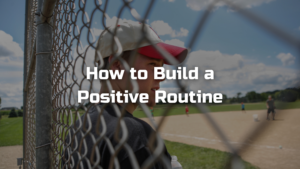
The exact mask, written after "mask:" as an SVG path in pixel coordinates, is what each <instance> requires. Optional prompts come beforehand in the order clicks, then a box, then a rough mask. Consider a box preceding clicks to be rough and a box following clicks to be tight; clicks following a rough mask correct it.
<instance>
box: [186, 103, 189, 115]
mask: <svg viewBox="0 0 300 169" xmlns="http://www.w3.org/2000/svg"><path fill="white" fill-rule="evenodd" d="M185 114H186V115H187V116H189V107H188V105H186V106H185Z"/></svg>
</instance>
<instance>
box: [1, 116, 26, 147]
mask: <svg viewBox="0 0 300 169" xmlns="http://www.w3.org/2000/svg"><path fill="white" fill-rule="evenodd" d="M22 144H23V118H22V117H15V118H8V116H7V115H2V119H1V120H0V146H12V145H22Z"/></svg>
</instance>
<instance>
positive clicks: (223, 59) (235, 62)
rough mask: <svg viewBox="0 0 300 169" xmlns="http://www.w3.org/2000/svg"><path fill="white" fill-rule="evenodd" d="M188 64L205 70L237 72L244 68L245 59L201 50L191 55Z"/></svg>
mask: <svg viewBox="0 0 300 169" xmlns="http://www.w3.org/2000/svg"><path fill="white" fill-rule="evenodd" d="M186 64H187V65H189V66H198V67H201V68H203V69H215V70H220V71H223V70H237V69H239V68H242V67H243V65H244V59H243V56H242V55H239V54H234V55H227V54H222V53H221V52H220V51H204V50H199V51H195V52H191V53H190V55H189V59H188V60H187V63H186Z"/></svg>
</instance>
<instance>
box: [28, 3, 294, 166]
mask: <svg viewBox="0 0 300 169" xmlns="http://www.w3.org/2000/svg"><path fill="white" fill-rule="evenodd" d="M89 2H91V1H89ZM217 2H218V1H214V2H213V3H212V4H211V5H210V6H209V7H208V8H207V9H206V11H205V12H204V14H203V15H202V16H201V17H200V19H199V21H198V24H197V26H196V29H195V31H194V32H193V35H194V36H193V38H192V39H191V40H190V42H189V43H188V49H189V50H191V49H192V48H193V46H194V42H195V41H196V39H197V38H200V34H201V30H202V28H203V25H205V23H206V21H207V20H208V18H209V16H210V12H211V11H212V10H213V8H214V6H215V4H216V3H217ZM223 2H225V3H227V5H229V6H230V7H231V8H233V9H235V10H237V12H239V13H241V14H242V15H243V16H245V17H246V18H247V19H250V20H252V21H253V22H254V23H256V24H258V25H259V26H261V27H262V28H264V29H266V30H267V31H269V32H271V33H272V32H273V34H274V36H278V37H279V38H281V39H282V40H285V41H286V42H288V43H289V44H290V45H292V46H296V47H299V44H300V43H299V40H297V39H293V38H291V37H290V36H289V35H288V33H285V32H282V31H281V32H280V30H279V29H277V28H276V27H274V26H272V25H271V27H270V26H269V27H268V25H270V24H269V23H268V22H266V21H264V20H262V19H261V18H259V17H255V15H254V14H252V13H250V12H249V11H246V10H245V9H242V8H239V6H236V5H234V4H231V2H230V1H223ZM36 3H37V2H36V1H31V2H30V5H31V6H30V9H31V10H30V11H31V13H30V16H29V17H28V20H27V22H29V23H30V24H29V29H28V30H29V32H27V37H28V41H27V43H28V44H29V45H28V48H29V49H32V45H33V44H34V43H33V42H34V40H35V34H36V26H35V24H34V22H33V21H34V13H35V10H36V6H37V4H36ZM93 3H94V9H93V10H92V11H86V4H87V1H86V0H78V1H75V0H59V1H58V2H57V4H56V8H55V11H54V15H53V45H52V47H53V48H52V51H53V56H52V65H53V69H52V85H53V86H52V106H53V111H52V143H51V148H52V152H51V153H52V168H61V165H62V160H64V161H65V162H66V163H65V164H64V166H63V168H76V167H78V168H80V161H85V162H86V163H87V164H88V165H89V168H100V167H99V163H100V156H101V154H99V151H98V149H97V148H95V147H96V145H97V143H98V142H99V141H101V140H105V142H106V143H107V144H108V145H109V146H110V151H111V153H112V154H113V156H112V157H113V164H114V167H115V168H119V163H118V160H117V158H115V157H116V156H117V154H118V152H119V150H120V149H121V148H124V149H125V150H126V151H127V153H128V154H129V157H130V158H131V162H132V164H133V166H134V168H139V167H138V165H137V161H136V158H135V155H134V153H133V151H132V149H131V148H130V146H129V145H128V144H127V143H126V141H125V140H126V138H127V137H128V135H127V131H126V130H127V129H126V126H125V123H124V121H123V112H124V110H119V108H118V107H117V106H116V105H115V104H112V106H113V108H114V109H115V111H116V113H117V115H118V117H119V126H120V127H119V128H118V129H117V131H116V133H118V132H122V133H124V134H123V135H122V138H119V142H118V145H117V146H116V147H112V146H111V145H112V143H111V142H110V141H109V139H108V138H107V137H105V134H104V133H105V130H103V131H101V133H100V132H99V131H98V135H93V134H92V133H91V132H90V131H91V127H92V126H91V125H92V124H91V122H90V120H91V119H90V116H89V114H88V113H87V112H88V111H89V109H90V108H91V107H85V106H84V104H77V103H76V96H77V95H76V93H77V91H78V90H89V92H99V91H100V89H99V88H97V85H98V86H99V84H100V81H99V80H87V79H86V72H85V68H86V67H87V66H92V67H93V66H95V67H97V66H98V67H101V66H103V60H102V58H101V57H100V58H99V59H100V64H99V65H98V63H95V62H93V58H91V56H92V57H94V51H95V49H96V39H97V38H96V35H94V34H95V32H94V31H93V30H92V28H93V27H92V21H93V18H94V17H95V15H99V13H100V15H101V18H102V20H101V21H102V26H103V27H104V28H105V30H107V27H106V26H105V24H104V22H105V21H104V18H105V15H106V8H107V4H108V1H105V2H102V1H101V0H99V1H98V0H94V1H93ZM130 3H131V1H130V2H127V1H125V0H123V6H122V8H121V9H120V11H119V15H118V18H120V17H121V16H122V12H123V11H124V9H126V8H127V9H129V10H130V11H131V13H132V15H133V17H134V18H136V19H137V21H139V22H141V23H144V21H145V20H146V19H147V17H148V14H149V12H150V11H151V10H153V8H152V5H153V3H154V0H152V1H150V2H149V5H148V8H147V10H146V12H145V15H144V16H143V17H141V16H140V15H138V14H137V13H136V11H135V10H134V9H133V8H132V7H131V5H130ZM88 12H89V13H90V15H89V14H88ZM278 30H279V32H278ZM141 31H142V30H141ZM110 33H111V34H113V35H115V33H116V32H110ZM116 40H117V39H116ZM142 40H147V41H149V40H148V38H147V37H146V36H145V34H144V36H143V37H142V39H141V40H140V42H141V41H142ZM83 41H87V42H86V43H87V45H85V46H83ZM114 43H115V42H114ZM115 45H118V43H115ZM152 45H153V46H154V47H155V48H156V49H157V50H158V51H159V52H160V53H161V54H162V55H163V56H164V57H165V58H166V59H167V60H168V61H169V62H170V63H174V64H176V63H177V61H176V60H174V59H173V58H172V57H171V56H170V55H169V54H168V53H166V52H165V51H163V50H161V49H159V48H157V47H156V46H155V45H154V44H152ZM137 46H138V44H137ZM118 48H119V49H121V46H118ZM91 51H93V52H91ZM31 52H32V51H31V50H28V53H27V60H28V63H30V60H31V59H32V58H30V56H31ZM135 52H136V51H135ZM91 54H92V55H91ZM120 55H121V53H115V55H114V56H115V59H118V60H119V61H120V62H121V63H122V64H123V66H124V67H125V70H126V72H129V65H128V64H127V62H125V61H124V60H123V59H122V58H120ZM132 55H133V56H134V53H133V54H132ZM134 59H135V58H134V57H131V60H130V62H129V63H132V62H133V60H134ZM29 76H32V81H31V82H30V87H29V92H28V93H30V94H28V96H27V105H29V106H28V107H27V112H28V116H27V119H26V131H25V132H26V143H25V145H26V158H25V160H27V161H28V163H30V165H28V166H30V167H29V168H35V81H34V80H35V77H34V76H35V74H32V75H29ZM130 82H131V84H132V85H133V87H134V90H133V93H136V92H137V91H138V86H137V83H136V82H135V81H134V80H131V81H130ZM106 83H107V85H108V86H109V87H110V89H111V84H110V82H109V81H106ZM176 83H177V85H178V87H179V88H180V90H181V92H188V91H187V87H186V84H185V85H184V84H182V83H181V81H179V80H177V81H176ZM104 106H106V105H104ZM139 106H140V107H141V109H142V110H143V111H144V112H145V114H146V115H147V117H148V118H151V115H150V111H149V109H148V107H147V106H146V105H145V104H142V103H139ZM195 106H196V107H197V108H198V110H199V111H200V112H202V113H204V115H205V117H206V120H207V121H208V122H209V124H210V125H211V127H212V128H213V129H214V130H215V131H216V133H217V134H218V135H219V137H220V138H221V140H222V142H223V143H224V144H225V145H226V146H227V147H228V149H229V150H230V151H231V153H232V156H231V158H230V159H228V163H227V164H224V166H226V167H230V166H232V165H233V164H232V162H233V163H234V162H236V161H238V160H239V156H238V154H239V153H241V152H242V151H246V150H247V148H248V147H247V145H246V144H245V145H241V146H240V147H233V145H231V144H230V143H229V141H228V139H227V137H226V134H225V133H223V132H222V130H221V127H220V126H219V125H218V124H217V123H216V122H215V121H214V119H213V118H212V117H211V116H210V114H209V110H208V109H207V107H206V106H205V105H204V104H195ZM172 107H173V105H172V104H171V105H168V107H167V108H166V109H165V111H164V113H163V115H168V113H169V112H170V110H171V108H172ZM80 108H83V109H84V110H83V111H82V110H81V109H80ZM96 109H97V111H98V112H99V114H100V116H99V119H98V123H97V126H100V125H101V126H102V127H103V128H105V122H104V119H103V117H102V115H101V111H102V110H101V109H100V108H99V107H96ZM82 114H83V115H84V120H82V119H81V118H80V116H81V115H82ZM164 117H165V116H163V118H162V119H161V120H160V121H159V122H158V124H156V123H153V121H151V122H152V125H153V126H154V127H155V130H156V131H158V132H157V133H156V134H153V135H152V136H151V138H150V143H153V142H154V141H155V140H156V141H157V144H156V146H154V144H150V149H151V152H152V154H153V156H151V157H149V158H148V160H147V161H145V163H144V164H143V165H142V166H141V168H148V167H150V166H151V165H152V164H153V163H154V162H155V161H156V160H160V161H161V162H162V163H163V164H166V163H167V162H168V161H167V160H166V159H165V158H160V157H162V156H161V155H162V153H163V140H162V138H161V136H160V135H159V131H160V129H161V126H162V124H163V123H164V120H165V118H164ZM76 120H79V121H80V123H79V125H74V124H75V121H76ZM93 127H95V126H93ZM266 127H267V124H266V123H261V125H259V126H257V127H256V128H254V129H253V131H252V132H251V133H248V136H247V138H246V139H245V140H247V139H251V140H254V139H256V138H257V136H258V134H259V132H262V131H263V129H264V128H266ZM70 133H74V135H76V133H80V134H81V136H82V137H81V140H80V142H77V141H76V138H74V137H76V136H73V138H72V139H70V142H66V141H65V138H67V137H71V136H70V135H69V134H70ZM87 136H90V137H92V138H93V145H94V149H93V153H92V154H93V155H94V157H93V155H92V157H91V159H88V158H87V157H86V153H82V151H81V149H82V148H83V147H86V144H87V143H86V141H85V138H86V137H87ZM65 153H68V154H69V158H68V159H64V158H65V157H64V155H65ZM73 154H77V155H79V156H80V159H79V163H78V166H73V165H72V163H73V160H74V159H72V158H70V156H72V155H73ZM236 159H237V160H236Z"/></svg>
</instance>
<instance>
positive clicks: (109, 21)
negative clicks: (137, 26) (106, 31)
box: [105, 15, 139, 27]
mask: <svg viewBox="0 0 300 169" xmlns="http://www.w3.org/2000/svg"><path fill="white" fill-rule="evenodd" d="M117 20H118V18H117V17H116V16H114V17H112V18H110V17H109V16H108V15H106V21H105V23H106V26H107V27H109V26H114V25H116V23H117ZM124 22H128V23H139V22H138V21H133V20H128V19H122V18H120V19H119V21H118V23H119V24H123V23H124Z"/></svg>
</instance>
